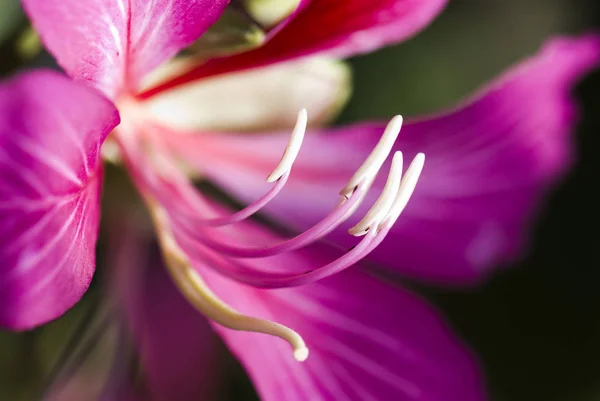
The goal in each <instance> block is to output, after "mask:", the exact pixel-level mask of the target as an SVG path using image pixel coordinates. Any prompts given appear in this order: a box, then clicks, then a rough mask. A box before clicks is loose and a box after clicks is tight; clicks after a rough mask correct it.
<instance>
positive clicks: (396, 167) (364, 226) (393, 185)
mask: <svg viewBox="0 0 600 401" xmlns="http://www.w3.org/2000/svg"><path fill="white" fill-rule="evenodd" d="M401 178H402V152H396V153H394V158H393V159H392V166H391V168H390V175H389V176H388V179H387V181H386V183H385V186H384V187H383V191H382V192H381V195H380V196H379V198H378V199H377V201H376V202H375V204H374V205H373V207H371V209H369V211H368V212H367V214H366V215H365V217H363V218H362V220H361V221H359V222H358V223H357V224H356V225H355V226H354V227H352V228H351V229H349V230H348V232H349V233H350V234H351V235H354V236H356V237H359V236H362V235H364V234H366V233H367V231H369V229H371V228H372V227H374V226H377V225H379V223H380V222H381V221H382V220H383V218H384V217H386V215H387V214H388V213H389V211H390V208H391V207H392V204H393V202H394V199H395V198H396V194H397V193H398V191H399V188H400V183H401Z"/></svg>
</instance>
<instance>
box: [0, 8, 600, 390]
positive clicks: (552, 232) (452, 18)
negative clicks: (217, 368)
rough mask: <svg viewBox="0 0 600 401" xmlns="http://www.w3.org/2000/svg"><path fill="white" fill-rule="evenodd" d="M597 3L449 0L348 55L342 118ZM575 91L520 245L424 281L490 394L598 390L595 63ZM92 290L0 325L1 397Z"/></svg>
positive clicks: (61, 337) (463, 83) (462, 81)
mask: <svg viewBox="0 0 600 401" xmlns="http://www.w3.org/2000/svg"><path fill="white" fill-rule="evenodd" d="M15 4H16V2H15V1H13V0H0V39H1V40H2V42H1V43H0V72H1V73H2V74H8V73H9V72H10V71H12V70H13V69H14V67H15V65H16V63H18V62H19V57H17V56H16V54H15V53H14V52H13V51H12V46H13V44H14V42H15V40H16V38H17V35H16V34H14V32H16V31H15V30H14V28H15V27H19V26H22V25H21V24H22V23H23V20H22V19H21V16H20V14H19V12H18V10H17V8H16V7H14V6H15ZM599 15H600V2H598V1H595V0H453V1H451V4H450V6H449V7H448V9H447V10H446V11H445V13H444V14H443V15H442V16H441V17H440V18H439V19H438V20H437V21H436V22H435V23H434V24H433V25H432V26H431V27H429V28H428V29H427V30H426V31H425V32H423V33H422V34H420V35H419V36H417V37H416V38H414V39H412V40H410V41H409V42H407V43H403V44H401V45H399V46H395V47H390V48H387V49H384V50H381V51H379V52H377V53H374V54H371V55H368V56H363V57H358V58H355V59H352V60H351V64H352V66H353V69H354V84H355V89H354V95H353V97H352V100H351V101H350V103H349V105H348V107H347V108H346V110H345V111H344V112H343V114H342V116H341V117H340V122H351V121H355V120H362V119H369V118H374V117H388V116H390V115H392V114H395V113H399V112H401V113H402V114H403V115H405V116H410V115H416V114H421V113H426V112H431V111H435V110H439V109H441V108H444V107H447V106H450V105H452V104H453V103H454V102H456V101H457V100H458V99H460V98H462V97H464V96H465V95H467V94H469V93H471V92H472V91H473V90H475V89H476V88H477V87H479V86H481V85H482V84H483V83H485V82H486V81H488V80H489V79H491V78H493V77H494V76H496V75H497V74H498V73H500V72H501V71H502V70H504V69H505V68H506V67H508V66H510V65H511V64H513V63H515V62H517V61H518V60H520V59H522V58H523V57H524V56H526V55H528V54H531V53H532V52H534V51H535V50H536V49H537V48H538V47H539V45H540V44H541V43H542V42H543V41H544V40H545V39H546V38H547V37H548V36H551V35H553V34H557V33H578V32H582V31H586V30H590V29H592V28H593V27H594V26H595V27H599V26H600V25H599V24H600V19H599ZM18 31H19V30H18V29H17V32H18ZM576 95H577V97H578V98H579V99H580V101H581V104H582V111H583V113H582V114H583V119H582V121H581V124H580V126H579V129H578V132H577V137H576V141H577V145H578V150H579V155H580V160H579V163H578V165H577V166H576V168H575V170H574V171H573V172H572V173H571V174H570V175H569V177H568V178H567V180H566V181H565V182H564V183H563V185H561V187H560V188H559V189H558V190H557V191H556V192H555V193H554V194H552V196H551V197H550V199H548V201H547V205H546V207H545V209H544V210H543V211H542V213H541V218H540V221H539V223H538V225H537V229H536V234H535V238H534V244H533V247H532V249H531V251H530V253H529V255H528V256H527V257H526V258H525V259H524V260H523V261H522V262H520V263H518V264H516V265H514V266H511V267H510V268H508V269H506V270H504V271H502V272H500V273H498V274H497V275H496V276H495V277H494V278H493V279H492V280H490V281H489V282H488V283H487V284H486V285H484V286H483V287H480V288H476V289H471V290H461V291H458V290H452V291H450V290H444V289H432V288H423V289H422V291H423V292H424V293H425V294H426V295H427V296H428V297H429V298H430V299H431V300H432V301H433V302H434V303H435V304H436V305H438V307H439V308H440V309H442V310H443V311H444V313H445V314H446V316H447V317H448V319H449V320H450V321H451V323H452V324H453V325H454V327H455V328H456V329H457V330H458V331H459V332H460V333H461V334H462V336H463V337H464V338H465V339H466V341H467V342H468V343H469V344H470V345H471V346H472V347H473V348H474V349H475V350H476V352H477V354H478V355H479V356H480V359H481V361H482V364H483V366H484V368H485V370H486V374H487V377H488V383H489V387H490V390H491V394H492V399H493V400H494V401H538V400H539V401H594V400H600V290H599V288H600V253H599V252H600V232H599V230H600V191H598V190H597V186H598V185H599V184H600V157H599V156H600V73H599V72H596V73H594V74H592V75H590V76H589V77H587V78H586V79H585V80H584V81H583V82H582V83H581V84H580V85H579V86H578V87H577V89H576ZM516 107H518V106H517V105H516ZM95 297H97V293H95V292H93V291H92V292H91V293H90V294H88V295H87V296H86V299H85V300H84V303H83V304H82V305H80V306H78V307H77V308H75V309H74V310H73V311H72V312H70V313H69V314H67V315H66V316H65V318H64V319H61V320H62V321H58V322H55V323H53V324H52V325H50V326H49V327H47V328H45V329H42V330H37V331H34V332H30V333H24V334H18V335H15V334H9V333H2V332H0V400H1V401H4V400H17V401H18V400H29V399H35V394H36V389H38V388H39V387H40V383H43V377H44V376H46V375H47V373H48V372H51V371H52V366H53V365H54V364H55V363H56V359H57V355H59V354H60V350H61V349H63V348H64V344H65V341H66V340H65V338H67V337H68V334H69V333H70V331H71V330H72V328H71V327H72V326H73V325H72V324H70V322H72V321H77V320H78V319H79V317H80V316H81V315H82V314H84V313H85V309H86V308H87V304H86V303H88V304H92V303H93V302H94V299H95ZM229 365H230V366H231V369H230V374H231V375H232V377H231V381H228V383H230V385H229V390H228V391H227V393H228V394H229V395H228V396H225V395H224V396H223V398H222V399H229V398H227V397H230V398H231V399H235V400H243V399H249V400H251V399H255V398H253V397H254V396H253V395H252V389H251V386H250V384H249V383H248V381H247V380H246V379H245V378H244V377H243V375H242V373H241V369H240V368H239V367H237V366H236V365H235V363H234V362H230V363H229Z"/></svg>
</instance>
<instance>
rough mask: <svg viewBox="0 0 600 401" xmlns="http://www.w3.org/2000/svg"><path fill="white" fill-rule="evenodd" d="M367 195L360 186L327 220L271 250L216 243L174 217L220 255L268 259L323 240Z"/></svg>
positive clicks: (210, 237)
mask: <svg viewBox="0 0 600 401" xmlns="http://www.w3.org/2000/svg"><path fill="white" fill-rule="evenodd" d="M365 192H366V190H365V188H364V186H363V185H360V186H359V187H358V188H357V189H356V191H354V193H353V194H352V195H351V196H350V198H348V199H345V200H343V201H342V202H341V203H340V205H338V207H337V208H335V209H334V210H333V211H332V212H331V213H329V215H328V216H327V217H325V218H324V219H323V220H321V221H319V222H318V223H316V224H315V225H314V226H312V227H311V228H309V229H308V230H306V231H304V232H302V233H300V234H298V235H297V236H295V237H293V238H290V239H287V240H282V241H280V242H278V243H276V244H274V245H268V246H254V247H244V246H238V245H230V244H226V243H223V242H220V241H218V240H216V239H214V236H213V235H212V234H211V233H210V232H209V233H206V232H204V231H202V230H198V229H197V228H196V227H192V226H190V224H189V221H188V220H186V219H185V218H181V217H179V216H174V218H175V221H176V222H177V223H178V227H181V228H182V231H184V232H186V233H187V234H188V235H189V236H190V238H192V239H193V240H196V241H198V242H200V243H202V245H206V246H208V247H210V248H211V249H213V250H215V251H217V252H219V253H223V254H227V255H229V256H233V257H238V258H264V257H269V256H273V255H277V254H280V253H284V252H290V251H294V250H296V249H299V248H302V247H304V246H306V245H309V244H311V243H313V242H315V241H317V240H319V239H321V238H323V237H324V236H326V235H327V234H329V233H330V232H331V231H333V230H334V229H335V228H336V227H338V226H339V225H340V224H341V223H343V222H344V221H345V220H346V219H347V218H348V217H349V214H350V212H351V211H352V210H353V209H354V208H355V206H356V205H357V204H358V203H359V202H360V201H361V200H362V198H363V195H364V193H365Z"/></svg>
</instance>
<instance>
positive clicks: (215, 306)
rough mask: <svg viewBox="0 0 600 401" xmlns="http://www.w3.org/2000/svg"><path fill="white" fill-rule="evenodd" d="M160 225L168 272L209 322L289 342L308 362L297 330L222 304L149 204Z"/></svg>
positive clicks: (162, 216)
mask: <svg viewBox="0 0 600 401" xmlns="http://www.w3.org/2000/svg"><path fill="white" fill-rule="evenodd" d="M148 205H149V209H150V212H151V215H152V218H153V220H154V224H155V225H156V229H157V232H158V240H159V244H160V247H161V250H162V252H163V257H164V260H165V264H166V266H167V270H168V272H169V274H170V276H171V278H172V279H173V281H174V283H175V284H176V285H177V287H178V288H179V290H180V291H181V292H182V294H183V295H184V296H185V298H186V299H187V300H188V301H189V302H190V303H191V304H192V305H193V306H194V307H195V308H196V309H197V310H198V311H199V312H201V313H202V314H204V315H205V316H206V317H207V318H209V319H211V320H213V321H215V322H216V323H218V324H220V325H221V326H224V327H227V328H229V329H232V330H240V331H249V332H255V333H264V334H269V335H272V336H275V337H279V338H281V339H283V340H285V341H287V342H288V343H289V344H290V345H291V346H292V348H293V349H294V358H295V359H296V360H298V361H300V362H302V361H304V360H306V358H308V348H307V347H306V344H305V343H304V340H303V339H302V337H300V335H299V334H298V333H296V332H295V331H294V330H292V329H290V328H288V327H286V326H283V325H281V324H279V323H275V322H271V321H269V320H263V319H258V318H255V317H251V316H246V315H242V314H241V313H239V312H238V311H236V310H235V309H233V308H232V307H230V306H229V305H227V304H225V303H224V302H223V301H221V300H220V299H219V298H218V297H217V296H216V294H214V293H213V292H212V291H211V290H210V288H208V286H207V285H206V283H205V282H204V280H203V279H202V277H200V275H199V274H198V273H197V272H196V270H195V269H194V268H193V267H192V266H191V263H190V261H189V260H188V258H187V256H186V254H185V253H184V252H183V250H182V249H181V248H180V247H179V245H178V244H177V242H176V240H175V238H174V237H173V234H172V232H171V229H170V223H169V220H168V217H167V215H166V213H165V211H164V210H163V209H162V208H161V207H160V206H159V205H158V204H157V203H155V202H154V201H151V200H150V201H148Z"/></svg>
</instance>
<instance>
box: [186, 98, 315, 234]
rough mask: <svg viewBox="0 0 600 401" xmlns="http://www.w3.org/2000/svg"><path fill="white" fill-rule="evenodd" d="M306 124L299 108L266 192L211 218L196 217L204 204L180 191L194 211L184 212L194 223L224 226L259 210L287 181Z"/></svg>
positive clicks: (306, 118) (306, 117)
mask: <svg viewBox="0 0 600 401" xmlns="http://www.w3.org/2000/svg"><path fill="white" fill-rule="evenodd" d="M307 124H308V114H307V111H306V109H302V110H300V112H298V119H297V121H296V126H295V127H294V130H293V131H292V134H291V136H290V140H289V142H288V144H287V146H286V149H285V151H284V153H283V155H282V157H281V160H280V162H279V163H278V165H277V166H276V167H275V168H274V169H273V171H272V172H271V174H269V176H268V177H267V182H276V184H275V185H274V186H273V187H271V189H269V191H268V192H267V193H265V194H264V195H263V196H262V197H261V198H260V199H258V200H257V201H255V202H253V203H251V204H250V205H248V206H246V207H245V208H243V209H241V210H239V211H237V212H235V213H232V214H230V215H227V216H222V217H212V218H198V217H196V214H197V213H199V214H203V213H206V206H205V205H199V203H198V199H197V196H195V193H180V195H181V196H182V197H183V198H184V199H185V200H186V201H187V202H188V204H189V206H190V207H191V208H192V209H195V210H196V211H195V212H191V213H188V212H184V214H187V215H188V216H190V217H192V216H193V220H194V223H195V224H198V225H204V226H211V227H219V226H226V225H230V224H235V223H239V222H240V221H243V220H245V219H247V218H248V217H250V216H252V215H253V214H255V213H257V212H258V211H259V210H261V209H262V208H264V207H265V206H266V205H267V204H268V203H269V202H271V201H272V200H273V199H274V198H275V197H276V196H277V195H278V194H279V193H280V192H281V190H282V189H283V187H284V186H285V184H286V183H287V181H288V178H289V175H290V171H291V168H292V165H293V164H294V161H295V160H296V157H297V156H298V152H299V151H300V148H301V146H302V140H303V139H304V134H305V132H306V127H307Z"/></svg>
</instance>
